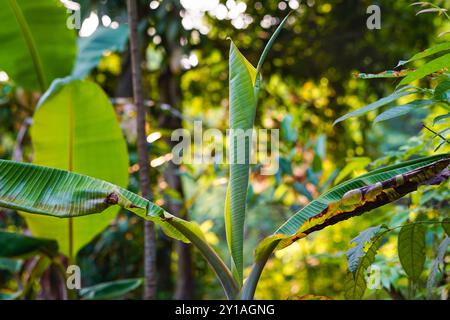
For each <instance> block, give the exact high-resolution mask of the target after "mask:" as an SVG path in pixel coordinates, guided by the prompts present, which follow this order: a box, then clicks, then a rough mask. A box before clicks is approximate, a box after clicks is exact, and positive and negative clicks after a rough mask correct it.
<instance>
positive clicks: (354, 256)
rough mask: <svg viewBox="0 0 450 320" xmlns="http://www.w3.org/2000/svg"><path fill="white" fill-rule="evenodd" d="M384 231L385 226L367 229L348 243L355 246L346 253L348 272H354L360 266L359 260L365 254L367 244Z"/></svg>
mask: <svg viewBox="0 0 450 320" xmlns="http://www.w3.org/2000/svg"><path fill="white" fill-rule="evenodd" d="M384 229H386V227H385V226H377V227H371V228H368V229H366V230H364V231H363V232H361V233H360V234H359V235H358V236H357V237H356V238H354V239H352V240H351V241H350V244H354V245H355V246H354V247H352V248H350V249H349V250H348V251H347V264H348V270H349V271H350V272H352V273H353V272H355V271H356V269H357V268H358V266H359V265H360V260H361V258H362V257H363V256H364V255H365V254H366V253H367V248H366V246H367V244H369V245H370V244H371V243H372V241H373V239H374V238H375V237H376V236H378V235H379V233H380V232H381V231H382V230H384Z"/></svg>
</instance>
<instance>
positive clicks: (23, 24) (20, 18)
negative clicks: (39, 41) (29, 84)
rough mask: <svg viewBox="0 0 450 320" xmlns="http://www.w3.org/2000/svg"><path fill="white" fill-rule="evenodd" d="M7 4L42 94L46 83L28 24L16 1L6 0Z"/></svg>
mask: <svg viewBox="0 0 450 320" xmlns="http://www.w3.org/2000/svg"><path fill="white" fill-rule="evenodd" d="M8 2H9V5H10V7H11V10H12V11H13V13H14V17H15V18H16V20H17V24H18V26H19V28H20V30H21V31H22V34H23V37H24V39H25V43H26V45H27V48H28V51H29V53H30V56H31V60H32V61H33V65H34V67H35V69H36V77H37V80H38V82H39V87H40V89H41V91H42V92H44V91H45V89H46V88H47V81H46V80H45V75H44V69H43V66H42V61H41V59H40V57H39V53H38V50H37V48H36V44H35V42H34V39H33V36H32V33H31V31H30V28H29V26H28V23H27V21H26V19H25V17H24V15H23V12H22V10H21V9H20V7H19V5H18V4H17V1H16V0H8Z"/></svg>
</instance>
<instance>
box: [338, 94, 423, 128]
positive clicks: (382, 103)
mask: <svg viewBox="0 0 450 320" xmlns="http://www.w3.org/2000/svg"><path fill="white" fill-rule="evenodd" d="M414 93H417V91H416V90H411V91H395V92H394V93H392V94H391V95H389V96H387V97H384V98H381V99H380V100H377V101H375V102H373V103H371V104H369V105H367V106H365V107H363V108H360V109H358V110H355V111H352V112H349V113H347V114H345V115H343V116H342V117H340V118H338V119H337V120H336V121H335V122H334V123H333V125H336V124H337V123H339V122H342V121H344V120H347V119H349V118H353V117H359V116H361V115H363V114H366V113H368V112H369V111H373V110H376V109H378V108H381V107H382V106H385V105H387V104H388V103H391V102H393V101H395V100H397V99H400V98H401V97H404V96H407V95H410V94H414Z"/></svg>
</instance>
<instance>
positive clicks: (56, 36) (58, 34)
mask: <svg viewBox="0 0 450 320" xmlns="http://www.w3.org/2000/svg"><path fill="white" fill-rule="evenodd" d="M0 7H1V8H2V9H1V10H0V21H1V22H2V28H1V29H0V69H2V70H4V71H6V73H8V75H9V76H10V77H11V78H12V79H13V80H14V81H15V82H16V83H17V84H18V85H19V86H21V87H23V88H25V89H29V90H38V91H41V92H44V91H45V90H46V89H47V88H48V86H49V85H50V83H51V82H52V81H53V80H54V79H56V78H61V77H65V76H67V75H68V74H70V70H71V69H72V65H73V62H74V59H75V53H76V40H75V32H74V31H73V30H70V29H69V28H67V14H66V9H65V8H64V6H63V5H62V3H61V2H60V1H58V0H40V1H28V0H0ZM12 53H13V54H12Z"/></svg>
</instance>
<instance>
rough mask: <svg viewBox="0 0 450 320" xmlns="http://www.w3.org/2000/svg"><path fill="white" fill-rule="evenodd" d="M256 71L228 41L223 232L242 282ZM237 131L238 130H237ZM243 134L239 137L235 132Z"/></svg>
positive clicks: (233, 265) (238, 278)
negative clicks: (227, 152) (228, 132)
mask: <svg viewBox="0 0 450 320" xmlns="http://www.w3.org/2000/svg"><path fill="white" fill-rule="evenodd" d="M255 81H256V69H255V68H254V67H253V66H252V65H251V64H250V62H248V61H247V59H245V57H244V56H243V55H242V53H241V52H240V51H239V50H238V48H237V47H236V46H235V45H234V43H233V42H231V47H230V129H231V130H232V133H236V134H235V135H233V134H232V135H231V136H230V138H231V141H230V143H231V146H230V157H231V159H230V182H229V186H228V191H227V197H226V200H225V201H226V203H225V228H226V229H225V230H226V234H227V242H228V247H229V250H230V254H231V258H232V267H233V272H234V273H235V275H236V279H237V280H238V282H240V283H241V282H242V278H243V275H242V272H243V241H244V222H245V211H246V202H247V189H248V183H249V170H250V146H251V145H252V136H251V135H250V136H247V135H246V133H248V132H249V133H252V130H253V121H254V118H255V112H256V98H255V93H254V85H255ZM238 130H239V131H238ZM239 132H240V133H242V134H241V135H238V133H239Z"/></svg>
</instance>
